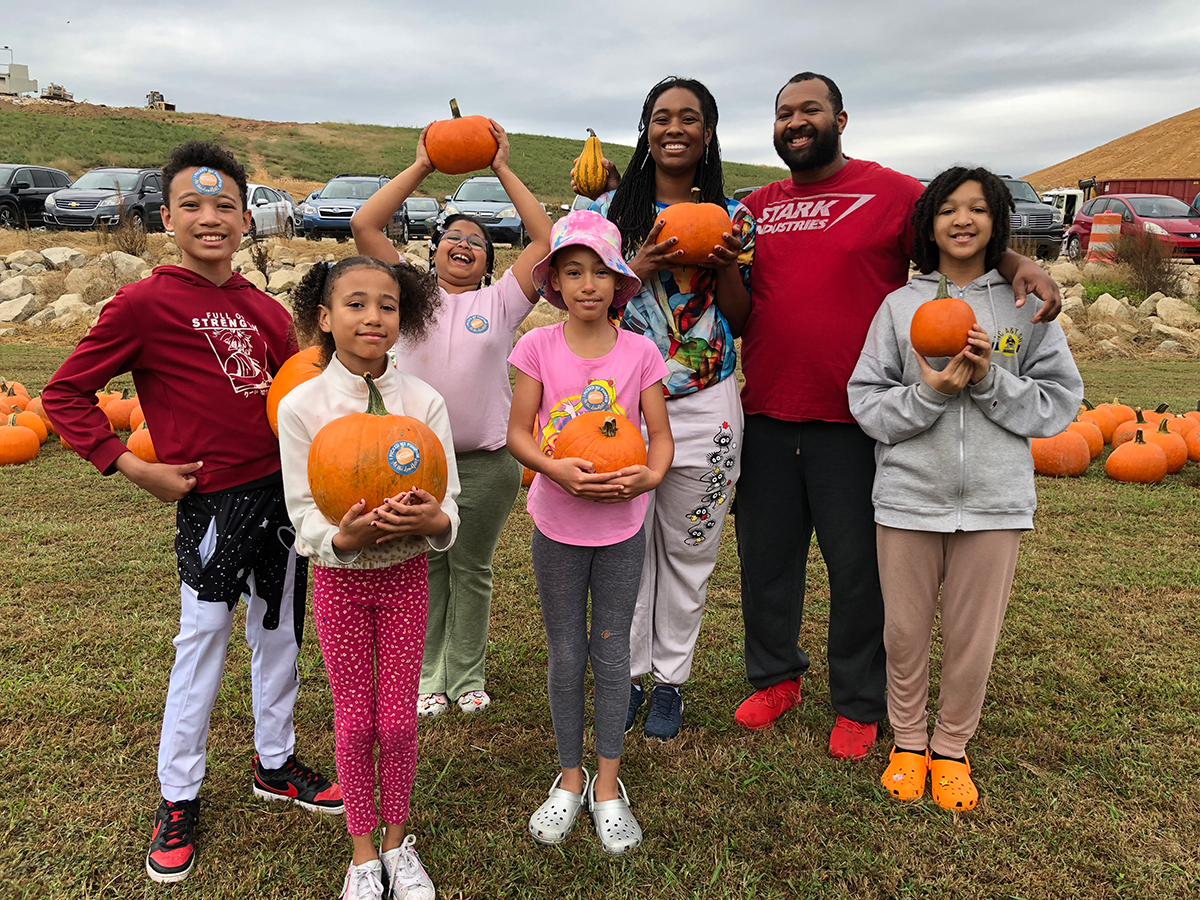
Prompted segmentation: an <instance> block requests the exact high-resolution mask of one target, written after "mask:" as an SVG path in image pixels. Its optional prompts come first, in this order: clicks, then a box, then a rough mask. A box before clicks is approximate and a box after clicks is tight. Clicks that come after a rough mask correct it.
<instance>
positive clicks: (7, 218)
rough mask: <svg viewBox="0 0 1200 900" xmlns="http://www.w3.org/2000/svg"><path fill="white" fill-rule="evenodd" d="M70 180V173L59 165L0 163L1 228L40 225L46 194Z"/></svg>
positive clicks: (64, 185)
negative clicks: (54, 167)
mask: <svg viewBox="0 0 1200 900" xmlns="http://www.w3.org/2000/svg"><path fill="white" fill-rule="evenodd" d="M70 184H71V176H70V175H68V174H67V173H66V172H63V171H60V170H58V169H47V168H46V167H45V166H23V165H19V164H14V165H0V228H32V227H34V226H37V225H41V224H42V221H43V214H44V210H45V208H46V198H47V197H49V196H50V195H51V194H53V193H54V192H55V191H58V190H62V189H63V188H65V187H69V186H70Z"/></svg>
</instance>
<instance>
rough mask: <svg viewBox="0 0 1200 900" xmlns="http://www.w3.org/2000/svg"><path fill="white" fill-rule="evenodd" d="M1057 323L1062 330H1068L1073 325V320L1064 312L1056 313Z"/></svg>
mask: <svg viewBox="0 0 1200 900" xmlns="http://www.w3.org/2000/svg"><path fill="white" fill-rule="evenodd" d="M1058 324H1059V325H1061V326H1062V330H1063V331H1070V330H1071V329H1072V328H1074V327H1075V320H1074V319H1072V318H1071V317H1070V316H1068V315H1067V314H1066V313H1065V312H1060V313H1059V314H1058Z"/></svg>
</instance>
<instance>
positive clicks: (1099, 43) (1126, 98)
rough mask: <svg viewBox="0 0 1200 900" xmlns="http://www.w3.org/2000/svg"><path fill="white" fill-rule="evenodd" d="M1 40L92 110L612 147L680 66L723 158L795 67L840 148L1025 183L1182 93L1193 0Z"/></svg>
mask: <svg viewBox="0 0 1200 900" xmlns="http://www.w3.org/2000/svg"><path fill="white" fill-rule="evenodd" d="M1081 9H1086V10H1087V14H1086V15H1084V14H1082V13H1080V10H1081ZM68 21H69V22H70V24H67V22H68ZM4 39H5V40H7V41H8V42H9V44H10V46H12V47H13V48H14V50H15V52H16V57H17V62H21V63H25V64H27V65H29V66H30V73H31V75H32V76H33V77H34V78H37V79H38V80H39V81H40V82H41V84H42V85H45V84H48V83H49V82H51V81H55V82H60V83H62V84H64V85H65V86H66V87H67V89H68V90H72V91H74V92H75V94H76V97H77V98H81V99H82V98H87V99H89V100H91V101H93V102H98V103H107V104H110V105H140V103H141V101H142V98H143V96H144V95H145V93H146V92H147V91H148V90H151V89H157V90H161V91H163V92H164V93H165V94H166V95H167V96H168V98H170V99H173V100H174V101H175V102H176V103H178V105H179V108H180V109H181V110H185V111H195V112H213V113H222V114H226V115H235V116H245V117H248V118H258V119H273V120H281V121H292V120H295V121H344V122H363V123H376V124H386V125H413V126H418V125H421V124H424V123H425V122H428V121H429V120H431V119H434V118H443V117H445V116H446V115H447V106H446V101H447V100H448V99H449V97H450V96H452V95H453V96H456V97H458V99H459V103H460V104H461V105H462V107H463V109H464V111H465V112H468V113H481V114H486V115H491V116H492V117H494V118H496V119H497V120H498V121H500V122H501V123H502V124H503V125H504V126H505V127H506V128H508V129H509V130H511V131H521V132H531V133H535V134H553V135H560V136H566V137H578V138H580V139H582V137H583V134H584V129H585V128H587V127H592V128H595V129H596V131H597V132H598V133H599V134H600V135H601V137H602V138H603V139H605V140H608V141H614V142H619V143H632V142H633V140H634V138H635V137H636V133H637V132H636V126H637V115H638V113H639V111H640V108H641V101H642V98H643V97H644V95H645V92H646V91H647V90H648V89H649V87H650V86H651V85H652V84H653V83H654V82H656V81H658V80H659V79H660V78H661V77H663V76H665V75H668V74H679V75H687V76H691V77H696V78H699V79H700V80H701V81H703V82H704V83H705V84H707V85H708V86H709V88H710V89H711V90H712V91H713V94H714V95H715V96H716V98H717V102H718V104H719V105H720V108H721V122H720V135H721V141H722V144H723V148H724V153H725V157H726V158H727V159H732V160H739V161H745V162H762V163H768V164H775V163H777V160H776V158H775V156H774V153H773V151H772V149H771V140H770V134H771V131H770V129H771V119H772V111H773V101H774V96H775V91H776V90H777V89H778V88H779V86H780V85H781V84H783V83H784V82H785V81H786V80H787V79H788V78H789V77H790V76H791V75H793V74H795V73H796V72H798V71H802V70H805V69H812V70H815V71H820V72H824V73H826V74H828V75H829V76H830V77H832V78H834V79H835V80H836V81H837V82H838V84H839V86H840V87H841V89H842V92H843V94H844V95H845V98H846V107H847V110H848V112H849V114H850V123H849V126H848V128H847V131H846V134H845V138H844V146H845V149H846V151H847V152H848V153H849V154H850V155H852V156H857V157H862V158H868V159H877V160H879V161H880V162H882V163H884V164H886V165H890V166H893V167H894V168H898V169H901V170H904V171H908V172H912V173H914V174H919V175H924V174H932V173H933V172H936V171H938V170H939V169H940V168H942V167H944V166H945V165H947V164H949V163H951V162H956V161H972V162H977V163H982V164H986V165H989V166H992V167H994V168H997V169H1000V170H1003V171H1006V172H1011V173H1013V174H1021V173H1024V172H1029V171H1033V170H1036V169H1040V168H1043V167H1045V166H1048V165H1052V164H1054V163H1056V162H1059V161H1060V160H1062V159H1064V158H1067V157H1070V156H1073V155H1075V154H1077V153H1081V152H1083V151H1085V150H1088V149H1090V148H1091V147H1093V146H1096V145H1098V144H1101V143H1104V142H1106V141H1109V140H1112V139H1114V138H1116V137H1118V136H1120V135H1122V134H1125V133H1127V132H1129V131H1133V130H1135V129H1137V128H1140V127H1143V126H1145V125H1148V124H1150V123H1152V122H1155V121H1158V120H1159V119H1162V118H1166V117H1168V116H1171V115H1175V114H1178V113H1181V112H1184V111H1186V110H1188V109H1190V108H1192V107H1193V106H1195V105H1196V103H1197V98H1200V66H1198V65H1197V49H1196V48H1197V47H1200V4H1196V3H1195V2H1194V0H1189V2H1143V3H1140V4H1129V3H1127V2H1118V0H1092V2H1090V3H1088V4H1082V3H1069V4H1048V3H1035V2H1027V0H1014V2H1010V3H1008V4H1007V5H1005V6H1003V7H985V6H983V5H981V4H978V3H968V2H959V0H943V2H936V3H925V4H921V5H919V6H917V5H915V4H898V3H891V2H866V0H859V2H855V0H847V2H843V3H840V4H837V5H836V6H832V5H830V6H826V5H824V4H820V5H818V4H813V3H797V2H747V3H743V4H741V5H740V6H733V5H730V4H728V3H726V2H721V3H717V2H710V0H694V2H689V3H670V2H661V0H660V2H656V3H654V4H648V3H646V2H644V0H642V2H628V0H609V2H608V3H606V4H604V6H603V8H601V9H591V10H589V11H587V12H586V13H585V12H584V11H582V10H581V9H579V8H578V7H577V6H575V5H573V4H563V3H561V2H549V0H527V2H525V3H521V4H513V3H510V4H504V5H501V4H496V3H482V2H474V0H471V2H458V3H454V4H437V3H430V2H423V3H419V4H418V3H406V2H389V3H379V2H365V0H348V2H342V3H338V4H336V5H330V4H328V3H314V2H309V0H296V2H290V3H283V2H259V3H253V4H248V3H221V2H212V3H208V4H203V5H200V4H191V3H187V4H185V3H178V2H174V3H150V2H122V3H106V4H96V3H94V2H93V3H83V2H76V0H67V2H58V3H56V4H53V5H50V4H38V5H36V6H31V8H30V9H29V10H28V11H23V12H22V14H21V15H20V16H19V17H16V18H15V19H12V20H10V22H9V23H8V27H7V28H6V31H5V38H4ZM1198 167H1200V161H1198Z"/></svg>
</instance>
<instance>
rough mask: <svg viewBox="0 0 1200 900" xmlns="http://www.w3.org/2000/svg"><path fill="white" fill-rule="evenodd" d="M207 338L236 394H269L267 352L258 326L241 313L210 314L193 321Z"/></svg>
mask: <svg viewBox="0 0 1200 900" xmlns="http://www.w3.org/2000/svg"><path fill="white" fill-rule="evenodd" d="M192 328H194V329H195V330H196V331H198V332H200V333H201V334H203V335H204V337H205V339H206V341H207V343H208V346H209V348H210V349H211V350H212V352H213V354H214V355H215V357H216V361H217V365H218V367H219V368H220V370H221V371H222V372H223V373H224V374H225V375H226V377H228V378H229V385H230V387H232V388H233V391H234V393H235V394H264V395H265V394H266V393H267V389H268V388H270V386H271V372H270V369H268V367H267V349H266V344H265V343H264V342H263V339H262V337H261V336H260V334H259V331H258V326H257V325H255V324H253V323H252V322H248V321H246V318H245V316H243V315H241V313H224V312H210V313H205V314H204V315H203V316H199V317H196V318H193V319H192Z"/></svg>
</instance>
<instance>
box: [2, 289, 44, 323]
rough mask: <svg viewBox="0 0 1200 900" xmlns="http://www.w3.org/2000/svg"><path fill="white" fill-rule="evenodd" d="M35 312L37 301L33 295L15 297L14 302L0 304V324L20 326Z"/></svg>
mask: <svg viewBox="0 0 1200 900" xmlns="http://www.w3.org/2000/svg"><path fill="white" fill-rule="evenodd" d="M37 310H38V301H37V297H35V296H34V295H33V294H26V295H25V296H24V297H17V298H16V299H15V300H6V301H5V302H4V303H0V323H5V324H8V323H15V324H17V325H20V324H21V323H22V322H24V321H25V320H26V319H28V318H29V317H30V316H32V315H33V314H34V313H35V312H37Z"/></svg>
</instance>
